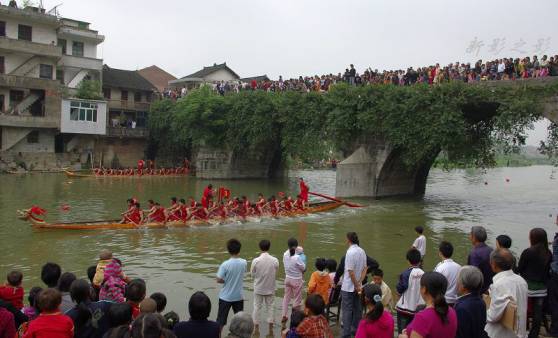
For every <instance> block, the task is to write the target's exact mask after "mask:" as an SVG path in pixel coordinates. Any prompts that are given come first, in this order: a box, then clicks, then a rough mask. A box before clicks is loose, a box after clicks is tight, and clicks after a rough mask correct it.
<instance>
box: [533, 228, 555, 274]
mask: <svg viewBox="0 0 558 338" xmlns="http://www.w3.org/2000/svg"><path fill="white" fill-rule="evenodd" d="M529 243H530V244H531V248H532V249H534V250H535V252H537V254H538V255H539V259H540V260H541V261H543V262H544V264H545V265H546V264H547V263H548V262H549V261H550V260H551V259H552V253H551V252H550V250H549V249H548V235H547V234H546V230H544V229H543V228H533V229H531V231H529Z"/></svg>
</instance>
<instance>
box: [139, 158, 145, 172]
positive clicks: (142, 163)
mask: <svg viewBox="0 0 558 338" xmlns="http://www.w3.org/2000/svg"><path fill="white" fill-rule="evenodd" d="M144 166H145V161H144V160H142V159H140V160H139V161H138V175H141V174H142V173H143V167H144Z"/></svg>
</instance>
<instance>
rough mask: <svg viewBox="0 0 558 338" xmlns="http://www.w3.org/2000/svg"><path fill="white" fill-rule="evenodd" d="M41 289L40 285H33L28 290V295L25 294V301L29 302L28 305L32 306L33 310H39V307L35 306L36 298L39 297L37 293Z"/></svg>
mask: <svg viewBox="0 0 558 338" xmlns="http://www.w3.org/2000/svg"><path fill="white" fill-rule="evenodd" d="M41 291H43V288H42V287H40V286H34V287H32V288H31V290H29V295H28V296H27V301H28V302H29V306H31V307H34V308H35V311H36V312H37V313H38V312H39V307H38V306H37V300H38V299H39V293H41Z"/></svg>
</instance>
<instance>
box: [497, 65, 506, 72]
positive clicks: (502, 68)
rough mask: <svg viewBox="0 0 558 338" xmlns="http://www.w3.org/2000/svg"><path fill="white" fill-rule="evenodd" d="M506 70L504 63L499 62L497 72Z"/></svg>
mask: <svg viewBox="0 0 558 338" xmlns="http://www.w3.org/2000/svg"><path fill="white" fill-rule="evenodd" d="M505 70H506V65H505V64H504V63H503V62H501V63H499V64H498V73H503V72H504V71H505Z"/></svg>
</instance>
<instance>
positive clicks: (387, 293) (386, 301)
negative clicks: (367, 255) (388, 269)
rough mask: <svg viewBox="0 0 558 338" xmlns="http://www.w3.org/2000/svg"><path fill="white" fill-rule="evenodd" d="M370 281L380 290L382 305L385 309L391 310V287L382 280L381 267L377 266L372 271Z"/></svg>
mask: <svg viewBox="0 0 558 338" xmlns="http://www.w3.org/2000/svg"><path fill="white" fill-rule="evenodd" d="M372 282H373V283H374V284H376V285H378V286H379V287H380V290H381V291H382V305H383V306H384V308H385V309H386V310H388V311H390V312H392V311H393V296H392V294H391V289H390V288H389V286H388V285H387V284H386V282H384V272H383V271H382V269H380V268H378V269H375V270H373V271H372Z"/></svg>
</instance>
